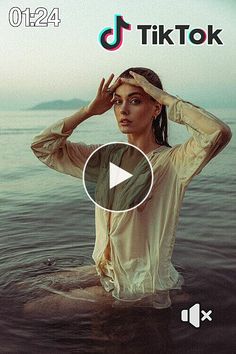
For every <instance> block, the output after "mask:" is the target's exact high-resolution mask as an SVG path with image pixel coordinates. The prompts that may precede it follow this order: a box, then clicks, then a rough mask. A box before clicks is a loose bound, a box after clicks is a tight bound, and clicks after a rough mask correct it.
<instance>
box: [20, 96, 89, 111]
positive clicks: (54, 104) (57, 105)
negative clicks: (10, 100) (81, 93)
mask: <svg viewBox="0 0 236 354" xmlns="http://www.w3.org/2000/svg"><path fill="white" fill-rule="evenodd" d="M88 103H89V101H84V100H80V99H79V98H73V99H72V100H69V101H64V100H56V101H49V102H42V103H39V104H37V105H36V106H34V107H31V108H28V109H27V110H28V111H31V110H43V109H45V110H47V109H77V108H79V107H82V106H85V105H87V104H88Z"/></svg>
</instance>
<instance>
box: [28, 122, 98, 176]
mask: <svg viewBox="0 0 236 354" xmlns="http://www.w3.org/2000/svg"><path fill="white" fill-rule="evenodd" d="M63 127H64V119H60V120H59V121H57V122H56V123H54V124H52V125H50V126H49V127H48V128H46V129H44V130H43V131H42V132H40V133H39V135H36V136H35V137H34V138H33V141H32V144H31V149H32V150H33V153H34V154H35V155H36V157H37V158H38V159H39V160H40V161H42V162H43V163H44V164H45V165H47V166H48V167H50V168H52V169H54V170H56V171H58V172H61V173H65V174H68V175H71V176H74V177H77V178H82V177H83V168H84V165H85V162H86V160H87V159H88V157H89V156H90V155H91V153H92V152H93V151H94V150H95V149H97V148H98V147H99V146H101V145H99V144H94V145H86V144H84V143H80V142H79V143H73V142H71V141H68V140H67V138H68V137H69V136H70V135H71V134H72V132H73V130H68V131H67V132H64V133H62V130H63Z"/></svg>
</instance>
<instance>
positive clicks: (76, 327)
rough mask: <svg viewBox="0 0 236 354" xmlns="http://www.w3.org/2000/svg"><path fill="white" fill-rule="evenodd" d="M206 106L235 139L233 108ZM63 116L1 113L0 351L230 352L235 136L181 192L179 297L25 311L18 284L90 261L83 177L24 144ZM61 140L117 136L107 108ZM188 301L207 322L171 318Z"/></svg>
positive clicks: (177, 131)
mask: <svg viewBox="0 0 236 354" xmlns="http://www.w3.org/2000/svg"><path fill="white" fill-rule="evenodd" d="M211 111H212V112H213V113H215V114H216V115H218V117H220V118H221V119H222V120H224V121H225V122H227V123H228V124H229V125H230V126H231V128H232V131H233V134H234V135H235V133H236V126H235V121H234V116H235V110H221V111H220V110H215V111H214V110H211ZM72 113H73V112H71V111H35V112H33V111H27V112H26V111H21V112H13V111H12V112H0V126H1V156H0V166H1V170H0V178H1V194H0V202H1V203H0V210H1V224H0V235H1V236H0V245H1V248H0V286H1V290H0V348H1V349H0V353H24V354H25V353H26V354H27V353H40V354H41V353H50V354H51V353H111V352H112V353H122V354H123V353H178V354H185V353H186V354H200V353H203V354H205V353H209V352H212V353H214V354H218V353H224V354H231V353H235V350H233V338H234V334H235V329H236V322H235V316H234V315H233V313H235V291H236V286H235V281H234V279H235V276H236V271H235V246H236V241H235V237H234V235H235V195H236V188H235V186H236V182H235V181H236V179H235V173H236V171H235V150H236V142H235V136H233V138H232V140H231V142H230V145H228V146H227V147H226V148H225V149H224V150H223V152H221V153H220V155H218V156H217V157H216V158H215V159H213V160H212V161H211V162H210V163H209V164H208V165H207V166H206V167H205V168H204V170H203V171H202V172H201V174H200V175H198V176H197V177H195V179H194V180H193V181H192V183H191V184H190V186H189V188H188V190H187V192H186V195H185V199H184V203H183V207H182V210H181V214H180V222H179V225H178V229H177V235H176V245H175V249H174V255H173V263H174V265H175V266H176V268H177V269H178V270H179V271H180V272H181V273H182V274H183V276H184V278H185V286H184V287H183V291H184V293H187V294H188V295H189V296H188V297H187V298H186V297H185V298H181V297H179V299H178V301H177V302H176V303H174V304H173V305H172V307H171V308H170V309H167V310H159V311H157V310H152V309H136V310H134V309H133V310H130V309H122V310H121V309H119V310H118V309H114V311H113V312H112V313H109V314H108V313H106V312H102V313H97V314H95V315H93V316H91V315H90V314H83V315H82V314H75V315H74V316H73V317H70V318H56V319H55V318H49V319H40V320H39V319H38V320H36V319H28V318H26V317H25V316H24V314H23V312H22V308H23V304H24V302H26V301H27V300H28V299H30V298H32V296H33V295H32V291H31V290H32V289H30V288H29V289H23V290H22V289H20V288H19V286H18V284H19V282H22V281H25V280H27V279H35V277H36V276H41V275H44V274H47V273H51V272H53V273H56V272H57V271H60V270H63V269H64V268H66V267H70V268H71V267H78V266H80V265H89V264H93V261H92V258H91V255H92V251H93V245H94V239H95V231H94V207H93V204H92V202H91V201H90V200H89V199H88V197H87V195H86V193H85V192H84V190H83V187H82V182H81V181H80V180H78V179H76V178H73V177H71V176H68V175H63V174H60V173H58V172H56V171H54V170H52V169H49V168H47V167H46V166H45V165H43V164H42V163H40V161H39V160H37V158H36V157H35V156H34V155H33V153H32V151H31V149H30V143H31V140H32V137H33V136H34V135H36V134H37V133H38V132H39V131H40V130H42V129H43V128H45V127H47V126H49V125H50V124H51V123H53V122H55V121H56V120H58V119H60V118H63V117H66V116H69V115H71V114H72ZM187 137H188V135H187V133H185V129H184V127H183V126H179V125H176V124H173V123H172V122H171V125H170V143H171V144H172V145H175V144H177V143H180V142H183V141H184V140H185V139H186V138H187ZM70 140H72V141H77V142H78V141H84V142H86V143H94V142H96V143H107V142H110V141H126V137H125V136H123V135H121V134H120V133H119V131H118V129H117V128H116V124H115V122H114V120H113V117H112V113H107V114H106V115H104V116H103V117H94V118H91V119H89V120H88V121H86V122H84V123H83V124H82V125H80V126H79V127H78V128H77V129H76V130H75V131H74V132H73V134H72V136H71V138H70ZM48 258H51V259H53V261H52V262H51V263H52V264H51V265H49V264H47V259H48ZM49 263H50V262H49ZM78 281H79V280H78ZM75 283H76V280H75ZM74 286H76V284H74ZM197 302H199V303H200V304H201V307H202V308H203V309H204V310H209V309H211V310H212V311H213V314H212V318H213V320H212V322H209V321H204V322H202V324H201V327H200V328H199V329H196V328H194V327H192V326H191V325H190V324H189V323H183V322H181V320H180V311H181V310H182V309H185V308H189V307H191V306H192V305H193V304H195V303H197Z"/></svg>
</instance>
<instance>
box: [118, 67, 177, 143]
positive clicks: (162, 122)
mask: <svg viewBox="0 0 236 354" xmlns="http://www.w3.org/2000/svg"><path fill="white" fill-rule="evenodd" d="M129 71H134V72H135V73H137V74H140V75H142V76H144V77H145V78H146V79H147V80H148V81H149V82H150V83H151V84H152V85H154V86H156V87H158V88H160V89H161V90H163V86H162V83H161V80H160V78H159V76H158V75H157V74H156V73H155V72H154V71H152V70H151V69H147V68H142V67H136V68H129V69H127V70H125V71H123V73H121V74H120V75H119V77H123V78H126V79H131V78H133V76H132V75H131V74H130V73H129ZM150 97H151V96H150ZM151 99H152V100H153V101H155V99H154V98H153V97H151ZM152 127H153V132H154V136H155V140H156V142H157V144H159V145H165V146H168V147H171V146H170V145H169V143H168V140H167V139H168V131H167V130H168V124H167V113H166V106H164V105H162V109H161V112H160V113H159V114H158V116H157V117H156V118H155V119H153V122H152Z"/></svg>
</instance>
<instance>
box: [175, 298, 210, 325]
mask: <svg viewBox="0 0 236 354" xmlns="http://www.w3.org/2000/svg"><path fill="white" fill-rule="evenodd" d="M200 314H202V318H201V321H205V320H208V321H212V318H211V317H210V315H211V314H212V310H209V311H207V312H206V311H204V310H201V309H200V304H194V305H193V306H192V307H190V309H187V310H182V311H181V321H183V322H189V323H191V325H193V326H194V327H196V328H199V327H200Z"/></svg>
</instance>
